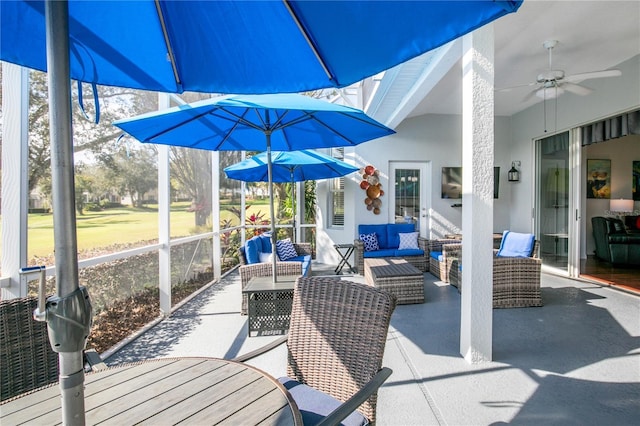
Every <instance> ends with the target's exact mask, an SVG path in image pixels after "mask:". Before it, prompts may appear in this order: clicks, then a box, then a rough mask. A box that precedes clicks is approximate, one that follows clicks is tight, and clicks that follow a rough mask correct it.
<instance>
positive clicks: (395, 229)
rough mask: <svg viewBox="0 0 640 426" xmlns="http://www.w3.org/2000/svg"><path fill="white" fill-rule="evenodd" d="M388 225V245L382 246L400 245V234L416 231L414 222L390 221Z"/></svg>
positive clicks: (392, 246) (395, 247) (395, 246)
mask: <svg viewBox="0 0 640 426" xmlns="http://www.w3.org/2000/svg"><path fill="white" fill-rule="evenodd" d="M386 226H387V245H386V246H382V248H394V249H397V248H398V247H400V236H399V235H398V234H406V233H408V232H415V230H416V226H415V225H414V224H413V223H389V224H387V225H386Z"/></svg>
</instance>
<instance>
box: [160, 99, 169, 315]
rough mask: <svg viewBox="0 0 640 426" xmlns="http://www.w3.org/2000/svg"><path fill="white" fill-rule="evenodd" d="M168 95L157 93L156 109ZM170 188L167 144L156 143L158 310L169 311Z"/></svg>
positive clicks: (166, 313) (167, 100)
mask: <svg viewBox="0 0 640 426" xmlns="http://www.w3.org/2000/svg"><path fill="white" fill-rule="evenodd" d="M169 104H170V102H169V95H167V94H165V93H160V94H159V95H158V109H159V110H163V109H166V108H169ZM170 191H171V189H170V183H169V146H168V145H158V242H159V243H160V244H161V245H162V247H161V248H160V250H159V251H158V264H159V271H158V276H159V284H158V285H159V290H160V311H161V312H162V314H163V315H165V316H166V315H169V314H170V313H171V247H170V245H169V243H170V242H171V220H170V214H169V213H170V211H171V192H170Z"/></svg>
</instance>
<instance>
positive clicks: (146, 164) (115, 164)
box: [98, 144, 158, 207]
mask: <svg viewBox="0 0 640 426" xmlns="http://www.w3.org/2000/svg"><path fill="white" fill-rule="evenodd" d="M98 159H99V161H100V162H101V163H102V165H103V167H105V168H106V169H107V173H105V178H106V179H107V181H108V182H110V186H111V187H113V188H114V189H116V190H117V191H118V192H119V193H121V194H122V193H127V194H129V196H130V197H131V203H132V205H133V206H134V207H143V200H144V195H145V194H146V193H147V192H149V191H150V190H152V189H154V188H157V187H158V172H157V168H156V163H157V153H156V151H155V149H154V148H153V147H152V146H149V145H141V144H139V145H137V146H132V147H127V148H125V147H122V148H121V149H120V150H118V151H117V152H115V153H114V154H112V155H100V156H99V157H98Z"/></svg>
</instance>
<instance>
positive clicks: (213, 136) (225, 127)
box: [113, 93, 394, 151]
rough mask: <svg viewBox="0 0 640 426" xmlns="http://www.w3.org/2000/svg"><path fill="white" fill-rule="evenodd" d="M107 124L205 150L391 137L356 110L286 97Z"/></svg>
mask: <svg viewBox="0 0 640 426" xmlns="http://www.w3.org/2000/svg"><path fill="white" fill-rule="evenodd" d="M113 124H114V125H115V126H117V127H119V128H121V129H122V130H124V131H125V132H127V133H128V134H130V135H131V136H133V137H135V138H136V139H138V140H139V141H141V142H149V143H157V144H165V145H174V146H182V147H187V148H198V149H206V150H211V151H264V150H266V149H270V150H273V151H295V150H300V149H313V148H329V147H335V146H354V145H357V144H359V143H362V142H365V141H368V140H371V139H375V138H379V137H381V136H386V135H390V134H392V133H394V131H393V130H391V129H389V128H388V127H386V126H384V125H382V124H380V123H379V122H377V121H376V120H374V119H373V118H371V117H369V116H368V115H366V114H365V113H364V112H362V111H361V110H359V109H356V108H351V107H348V106H344V105H337V104H332V103H329V102H326V101H323V100H320V99H315V98H311V97H309V96H303V95H299V94H286V93H285V94H276V95H228V96H220V97H217V98H211V99H206V100H204V101H199V102H194V103H191V104H186V105H180V106H177V107H174V108H168V109H165V110H162V111H154V112H151V113H148V114H143V115H139V116H136V117H133V118H127V119H124V120H118V121H116V122H114V123H113ZM265 135H267V136H268V138H265ZM267 143H268V145H267Z"/></svg>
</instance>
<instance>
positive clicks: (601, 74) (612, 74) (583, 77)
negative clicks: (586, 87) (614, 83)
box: [564, 70, 622, 83]
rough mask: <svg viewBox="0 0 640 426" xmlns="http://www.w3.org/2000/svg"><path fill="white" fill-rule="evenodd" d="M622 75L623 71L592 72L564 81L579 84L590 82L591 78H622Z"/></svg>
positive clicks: (570, 77) (572, 76)
mask: <svg viewBox="0 0 640 426" xmlns="http://www.w3.org/2000/svg"><path fill="white" fill-rule="evenodd" d="M621 75H622V71H620V70H602V71H591V72H583V73H580V74H573V75H568V76H566V77H565V78H564V81H568V82H570V83H579V82H581V81H582V80H588V79H590V78H605V77H620V76H621Z"/></svg>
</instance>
